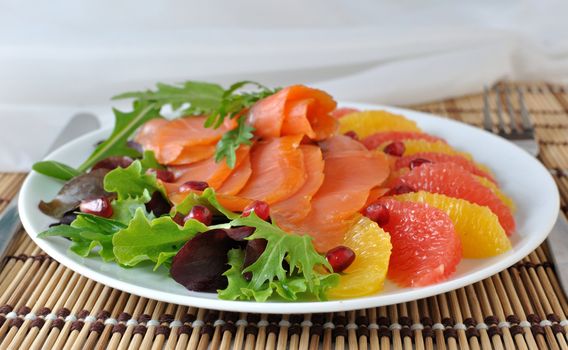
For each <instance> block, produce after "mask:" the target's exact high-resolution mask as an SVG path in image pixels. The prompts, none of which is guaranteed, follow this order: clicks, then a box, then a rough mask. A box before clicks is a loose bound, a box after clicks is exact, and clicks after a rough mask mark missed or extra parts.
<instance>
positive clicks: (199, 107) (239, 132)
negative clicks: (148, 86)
mask: <svg viewBox="0 0 568 350" xmlns="http://www.w3.org/2000/svg"><path fill="white" fill-rule="evenodd" d="M247 85H252V86H254V87H255V88H256V89H257V90H258V91H252V92H250V91H247V92H240V90H241V89H242V88H244V87H245V86H247ZM276 91H278V90H271V89H268V88H267V87H265V86H263V85H261V84H258V83H255V82H252V81H240V82H237V83H235V84H233V85H231V86H230V87H229V88H228V89H227V90H225V89H223V87H222V86H220V85H218V84H211V83H204V82H197V81H187V82H185V83H183V84H181V85H167V84H162V83H158V84H157V85H156V90H146V91H139V92H127V93H124V94H121V95H118V96H115V97H113V99H125V98H133V99H134V100H135V102H136V103H138V104H141V105H144V104H150V105H152V106H155V107H156V108H157V109H158V110H159V109H160V108H162V107H163V106H171V107H172V109H173V110H174V112H176V113H178V114H184V115H207V116H208V117H207V119H206V120H205V124H204V126H205V127H207V128H214V129H217V128H219V127H220V126H221V125H222V124H223V122H224V120H225V119H226V118H238V117H240V118H239V120H238V127H237V128H236V129H235V130H232V131H229V132H228V133H227V134H226V135H224V136H223V137H222V138H221V140H220V141H219V143H218V144H217V148H216V153H215V161H217V162H220V161H222V160H223V159H227V164H228V165H229V166H230V167H231V168H233V167H234V166H235V151H236V149H237V148H238V147H239V146H240V145H241V144H250V140H251V139H252V136H253V135H252V131H253V130H254V128H252V127H251V126H250V125H247V124H246V121H245V118H244V116H242V117H241V115H242V113H243V112H244V111H246V110H247V109H248V108H249V107H251V106H252V105H253V104H254V103H255V102H257V101H259V100H261V99H263V98H265V97H267V96H270V95H272V94H274V93H275V92H276Z"/></svg>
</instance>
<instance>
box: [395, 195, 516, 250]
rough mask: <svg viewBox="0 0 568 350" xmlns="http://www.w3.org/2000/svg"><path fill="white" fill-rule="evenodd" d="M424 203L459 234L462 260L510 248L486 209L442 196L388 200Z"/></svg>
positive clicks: (411, 196)
mask: <svg viewBox="0 0 568 350" xmlns="http://www.w3.org/2000/svg"><path fill="white" fill-rule="evenodd" d="M392 198H394V199H396V200H399V201H411V202H417V203H425V204H428V205H430V206H432V207H436V208H438V209H440V210H443V211H444V212H446V214H448V216H449V217H450V219H452V222H453V223H454V227H455V229H456V232H457V233H458V234H459V236H460V239H461V243H462V249H463V257H464V258H487V257H491V256H495V255H499V254H501V253H504V252H506V251H507V250H509V249H511V242H510V241H509V238H507V235H506V234H505V231H504V230H503V228H502V227H501V225H500V224H499V219H498V218H497V216H496V215H495V214H493V212H492V211H491V210H489V208H487V207H482V206H480V205H477V204H473V203H470V202H468V201H466V200H464V199H458V198H451V197H447V196H444V195H442V194H435V193H428V192H415V193H406V194H401V195H398V196H394V197H392Z"/></svg>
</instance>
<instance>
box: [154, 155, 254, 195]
mask: <svg viewBox="0 0 568 350" xmlns="http://www.w3.org/2000/svg"><path fill="white" fill-rule="evenodd" d="M249 150H250V147H249V146H241V147H239V148H238V149H237V151H236V166H237V167H238V166H239V164H240V162H242V161H243V160H244V159H245V158H247V157H248V153H249ZM169 169H170V171H172V172H173V173H174V176H175V179H176V182H175V183H164V186H165V187H166V189H167V190H168V193H169V192H178V190H179V187H180V186H181V185H183V183H184V182H187V181H205V182H207V183H208V184H209V186H210V187H212V188H213V189H215V190H217V189H219V187H221V185H222V184H223V182H224V181H225V180H226V179H227V178H228V177H229V176H230V175H231V173H232V172H233V169H231V168H230V167H229V166H228V165H227V162H216V161H215V159H214V158H213V157H211V158H208V159H205V160H202V161H200V162H197V163H193V164H189V165H181V166H172V167H169Z"/></svg>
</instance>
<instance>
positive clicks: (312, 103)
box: [248, 85, 338, 140]
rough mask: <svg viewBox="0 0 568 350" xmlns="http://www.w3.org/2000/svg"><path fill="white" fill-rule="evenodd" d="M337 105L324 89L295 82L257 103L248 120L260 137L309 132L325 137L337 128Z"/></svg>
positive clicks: (311, 135)
mask: <svg viewBox="0 0 568 350" xmlns="http://www.w3.org/2000/svg"><path fill="white" fill-rule="evenodd" d="M336 105H337V103H336V102H335V100H333V98H332V97H331V96H330V95H328V94H327V93H325V92H324V91H321V90H317V89H312V88H309V87H307V86H303V85H292V86H289V87H286V88H284V89H282V90H280V91H279V92H277V93H276V94H274V95H271V96H269V97H267V98H265V99H262V100H260V101H258V102H257V103H256V104H254V105H253V106H252V107H251V110H250V112H249V114H248V122H249V123H250V124H251V125H252V126H254V128H255V129H256V131H255V132H254V133H255V135H256V136H258V137H260V138H272V137H279V136H286V135H306V136H308V137H310V138H311V139H314V140H322V139H325V138H327V137H329V136H331V135H332V134H333V133H334V132H335V131H336V129H337V126H338V123H337V120H336V119H335V118H333V117H332V116H331V112H332V111H333V110H334V109H335V107H336Z"/></svg>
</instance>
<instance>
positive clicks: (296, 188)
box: [34, 81, 515, 302]
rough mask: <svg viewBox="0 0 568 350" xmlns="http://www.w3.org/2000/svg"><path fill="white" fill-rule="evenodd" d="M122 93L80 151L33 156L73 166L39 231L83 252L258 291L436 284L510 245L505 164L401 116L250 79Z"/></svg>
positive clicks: (203, 283)
mask: <svg viewBox="0 0 568 350" xmlns="http://www.w3.org/2000/svg"><path fill="white" fill-rule="evenodd" d="M116 98H119V99H132V100H134V102H133V104H132V110H131V111H129V112H123V111H119V110H115V111H114V113H115V118H116V122H115V127H114V130H113V132H112V133H111V134H110V136H109V137H108V138H107V139H106V140H104V141H102V142H101V143H100V144H98V145H97V146H96V147H95V149H94V150H93V153H92V154H91V155H90V156H89V157H88V158H87V159H86V160H85V162H84V163H83V164H81V165H79V166H77V167H71V166H69V165H65V164H62V163H58V162H54V161H43V162H39V163H38V164H36V165H35V166H34V170H36V171H37V172H40V173H42V174H44V175H47V176H51V177H52V178H54V179H56V180H57V181H64V183H62V188H61V190H60V192H59V193H58V194H57V196H56V197H55V198H54V199H53V200H51V201H49V202H43V201H42V202H41V203H40V204H39V207H40V209H41V210H42V212H44V213H45V214H46V215H50V216H52V217H53V218H55V219H57V220H58V222H57V223H55V224H53V225H51V227H49V228H47V229H46V230H45V231H44V232H42V233H41V234H40V237H42V238H47V237H52V236H60V237H66V238H68V239H69V240H70V241H71V242H70V248H69V249H70V250H71V251H72V252H74V253H76V254H78V255H80V256H83V257H89V256H92V255H96V254H98V255H99V256H100V258H102V259H103V260H104V261H105V262H109V263H117V264H120V265H121V266H123V267H136V266H139V265H141V264H152V265H153V266H154V270H155V273H162V274H167V273H169V275H170V276H171V278H172V279H173V280H174V281H176V282H177V283H179V284H180V285H182V286H184V287H185V288H187V289H189V290H191V291H199V292H213V293H215V292H216V293H218V296H219V298H222V299H227V300H245V301H261V302H262V301H266V300H283V301H300V300H326V299H328V298H333V299H341V298H355V297H362V296H366V295H371V294H375V293H378V292H380V291H381V290H382V289H383V286H384V284H385V281H386V280H390V281H391V282H393V283H395V284H397V285H399V286H400V287H422V286H427V285H431V284H434V283H439V282H442V281H444V280H446V279H448V278H450V277H451V276H452V274H453V273H455V271H456V268H457V266H458V264H459V263H460V261H461V260H462V258H466V259H474V258H475V259H477V258H486V257H491V256H495V255H498V254H501V253H503V252H505V251H507V250H509V249H511V243H510V241H509V237H508V236H509V235H512V234H514V231H515V221H514V217H513V213H514V203H513V201H512V200H511V199H510V198H509V197H507V195H506V194H505V193H503V191H501V189H500V188H499V185H498V182H497V180H496V177H495V175H493V174H492V173H491V172H490V170H489V169H487V168H486V167H485V166H483V165H481V164H478V163H476V162H474V160H473V159H472V157H471V155H469V154H467V153H465V152H463V151H461V150H457V149H454V148H452V147H451V145H449V144H448V143H447V142H446V141H445V140H443V139H442V138H440V137H439V136H436V135H430V134H427V133H425V132H423V131H422V130H421V129H420V128H419V126H418V123H417V122H416V121H413V120H410V119H407V118H406V117H404V116H402V115H397V114H393V113H391V112H388V111H359V110H357V109H354V108H346V107H338V106H337V103H336V101H335V100H334V99H333V97H332V96H330V95H329V94H328V93H326V92H324V91H321V90H317V89H313V88H310V87H307V86H303V85H292V86H289V87H285V88H282V89H269V88H267V87H265V86H263V85H260V84H257V83H253V82H248V81H246V82H239V83H236V84H233V85H232V86H230V87H228V88H226V89H225V88H223V87H222V86H220V85H217V84H210V83H204V82H195V81H189V82H186V83H183V84H181V85H166V84H158V85H157V88H156V89H155V90H146V91H140V92H129V93H125V94H122V95H119V96H117V97H116ZM166 111H169V112H166ZM172 111H173V112H172ZM132 271H133V273H134V271H135V270H132Z"/></svg>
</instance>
